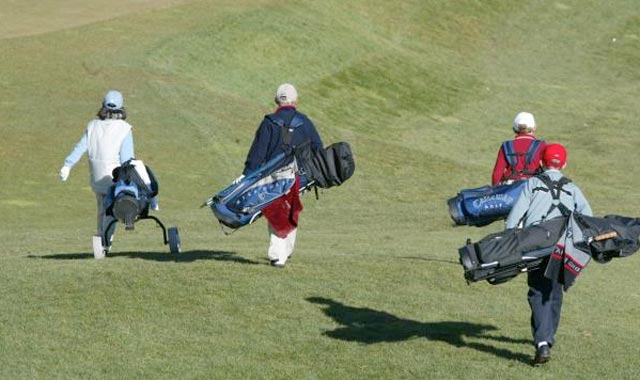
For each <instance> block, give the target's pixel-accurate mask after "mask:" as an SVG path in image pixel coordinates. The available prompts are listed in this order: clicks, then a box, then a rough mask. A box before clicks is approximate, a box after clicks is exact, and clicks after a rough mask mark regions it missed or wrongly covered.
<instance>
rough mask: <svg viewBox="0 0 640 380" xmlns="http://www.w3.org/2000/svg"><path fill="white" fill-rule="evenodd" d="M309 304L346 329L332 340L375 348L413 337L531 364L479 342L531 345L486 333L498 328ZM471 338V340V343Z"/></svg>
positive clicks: (328, 333) (333, 303) (333, 332)
mask: <svg viewBox="0 0 640 380" xmlns="http://www.w3.org/2000/svg"><path fill="white" fill-rule="evenodd" d="M307 301H309V302H312V303H316V304H320V305H323V306H324V307H323V312H324V313H325V314H326V315H327V316H329V317H331V318H332V319H333V320H335V321H336V322H338V323H340V324H342V325H344V326H343V327H339V328H337V329H335V330H331V331H325V332H324V333H323V334H324V335H326V336H328V337H331V338H333V339H339V340H343V341H347V342H359V343H363V344H374V343H382V342H400V341H404V340H407V339H410V338H413V337H422V338H426V339H429V340H435V341H439V342H445V343H449V344H451V345H453V346H456V347H469V348H472V349H475V350H478V351H482V352H486V353H489V354H492V355H495V356H498V357H501V358H505V359H509V360H517V361H520V362H523V363H527V364H529V363H530V361H531V358H530V357H529V356H528V355H525V354H522V353H518V352H512V351H510V350H507V349H503V348H497V347H495V346H492V345H490V344H487V343H481V342H477V340H479V339H484V340H489V341H497V342H507V343H516V344H529V345H530V344H532V341H530V340H527V339H513V338H509V337H505V336H494V335H488V334H486V332H488V331H493V330H497V327H495V326H492V325H485V324H475V323H469V322H458V321H442V322H418V321H413V320H410V319H402V318H398V317H396V316H395V315H392V314H389V313H387V312H384V311H379V310H374V309H369V308H360V307H352V306H347V305H344V304H342V303H340V302H337V301H334V300H331V299H327V298H323V297H310V298H307ZM468 338H472V341H470V340H469V339H468Z"/></svg>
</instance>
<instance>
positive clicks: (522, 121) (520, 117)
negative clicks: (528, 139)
mask: <svg viewBox="0 0 640 380" xmlns="http://www.w3.org/2000/svg"><path fill="white" fill-rule="evenodd" d="M535 130H536V119H534V118H533V115H532V114H530V113H529V112H520V113H519V114H517V115H516V117H515V119H513V131H514V132H516V133H520V132H533V131H535Z"/></svg>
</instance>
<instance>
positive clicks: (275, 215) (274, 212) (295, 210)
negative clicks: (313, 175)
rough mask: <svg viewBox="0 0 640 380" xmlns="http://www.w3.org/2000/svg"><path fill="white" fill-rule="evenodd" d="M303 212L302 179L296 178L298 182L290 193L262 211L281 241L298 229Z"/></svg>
mask: <svg viewBox="0 0 640 380" xmlns="http://www.w3.org/2000/svg"><path fill="white" fill-rule="evenodd" d="M301 212H302V203H301V202H300V178H298V176H296V182H295V183H294V184H293V186H291V189H290V190H289V192H288V193H286V194H285V195H283V196H281V197H280V198H278V199H276V200H275V201H273V203H271V204H270V205H269V206H267V207H265V208H264V209H263V210H262V215H264V217H265V218H267V221H268V222H269V225H270V226H271V229H272V230H273V232H274V233H275V234H276V236H278V237H279V238H281V239H284V238H285V237H287V235H289V232H291V231H293V230H294V229H295V228H296V227H298V215H299V214H300V213H301Z"/></svg>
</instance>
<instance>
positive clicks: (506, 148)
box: [502, 140, 518, 176]
mask: <svg viewBox="0 0 640 380" xmlns="http://www.w3.org/2000/svg"><path fill="white" fill-rule="evenodd" d="M502 150H503V152H504V156H505V158H506V159H507V162H508V163H509V166H511V175H512V176H513V175H514V174H513V173H514V172H515V169H516V166H517V165H518V153H516V150H515V148H514V147H513V140H509V141H505V142H503V143H502Z"/></svg>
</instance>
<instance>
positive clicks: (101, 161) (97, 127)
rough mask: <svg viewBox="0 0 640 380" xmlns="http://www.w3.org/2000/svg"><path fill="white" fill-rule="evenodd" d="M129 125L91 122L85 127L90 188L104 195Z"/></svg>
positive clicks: (117, 161) (112, 120)
mask: <svg viewBox="0 0 640 380" xmlns="http://www.w3.org/2000/svg"><path fill="white" fill-rule="evenodd" d="M130 131H131V125H130V124H129V123H127V122H126V121H124V120H120V119H106V120H99V119H96V120H92V121H90V122H89V125H88V126H87V155H88V157H89V171H90V173H91V187H92V188H93V191H95V192H96V193H106V192H107V191H108V190H109V187H110V186H111V185H112V176H111V174H112V172H113V169H115V168H116V167H118V166H120V147H121V146H122V142H123V141H124V139H125V137H126V136H127V135H128V134H129V132H130Z"/></svg>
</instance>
